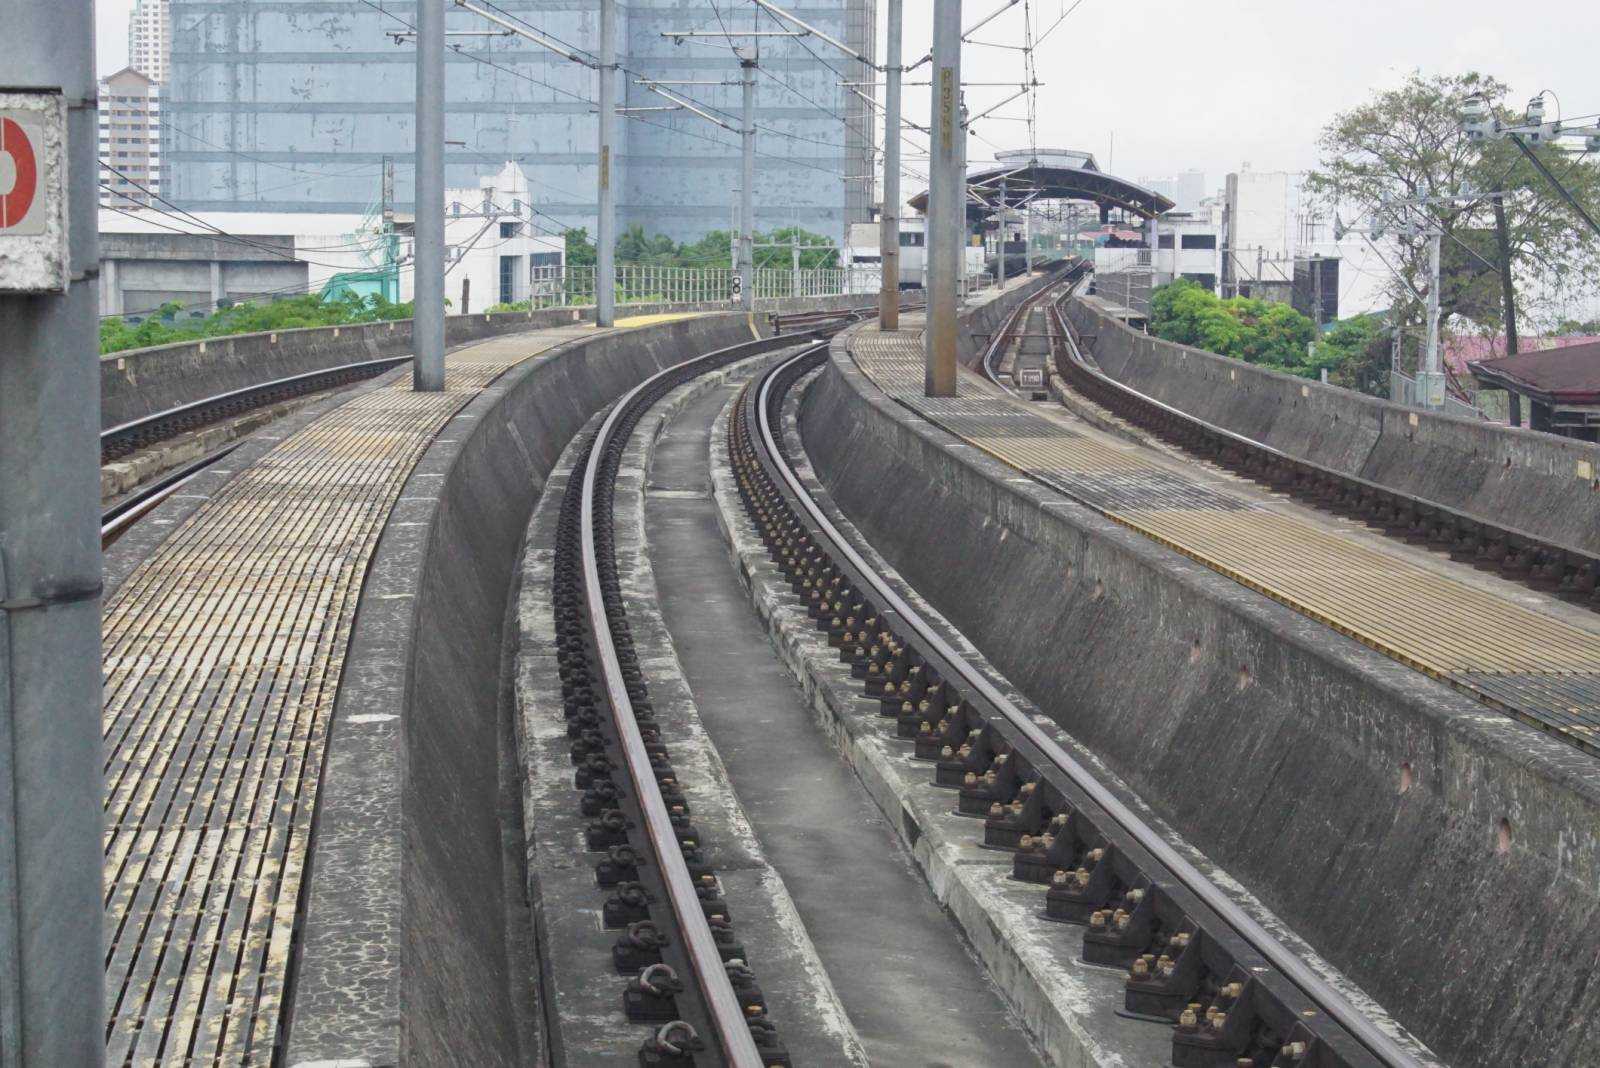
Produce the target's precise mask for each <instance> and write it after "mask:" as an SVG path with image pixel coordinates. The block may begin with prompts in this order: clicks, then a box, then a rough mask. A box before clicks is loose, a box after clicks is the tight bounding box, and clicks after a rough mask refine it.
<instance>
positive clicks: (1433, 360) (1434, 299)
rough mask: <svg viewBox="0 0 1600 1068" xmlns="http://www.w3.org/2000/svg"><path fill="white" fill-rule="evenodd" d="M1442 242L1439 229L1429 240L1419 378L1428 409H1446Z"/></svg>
mask: <svg viewBox="0 0 1600 1068" xmlns="http://www.w3.org/2000/svg"><path fill="white" fill-rule="evenodd" d="M1442 240H1443V237H1442V235H1441V233H1440V231H1439V230H1438V229H1437V228H1435V229H1434V231H1433V234H1432V235H1431V236H1429V238H1428V279H1429V281H1428V347H1427V349H1426V350H1425V354H1424V363H1423V373H1422V374H1421V375H1419V376H1418V378H1419V380H1420V381H1421V384H1422V387H1423V392H1422V397H1423V404H1424V406H1426V407H1428V408H1442V407H1444V373H1443V372H1442V371H1441V370H1440V365H1439V275H1440V270H1439V258H1440V256H1439V253H1440V248H1439V245H1440V242H1441V241H1442Z"/></svg>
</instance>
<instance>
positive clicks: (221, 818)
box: [104, 316, 682, 1065]
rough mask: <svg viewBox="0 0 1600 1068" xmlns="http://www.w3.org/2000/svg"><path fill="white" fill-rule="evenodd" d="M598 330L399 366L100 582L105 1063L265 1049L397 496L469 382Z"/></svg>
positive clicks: (474, 387) (505, 342)
mask: <svg viewBox="0 0 1600 1068" xmlns="http://www.w3.org/2000/svg"><path fill="white" fill-rule="evenodd" d="M680 317H682V316H646V317H641V318H639V319H633V320H627V319H624V320H619V322H618V324H617V325H618V326H619V327H626V326H642V325H646V324H647V323H653V322H659V321H664V320H666V319H670V318H680ZM595 333H596V328H595V327H594V326H593V325H592V324H573V325H570V326H561V327H555V328H551V329H547V330H542V331H535V332H531V333H522V334H516V335H510V336H505V337H500V338H496V339H493V340H490V341H486V342H484V343H482V344H479V345H475V346H472V347H469V348H465V349H462V350H460V351H458V352H455V353H452V354H451V356H450V357H449V360H448V361H447V375H446V389H445V390H444V391H443V392H440V393H414V392H412V391H411V390H410V388H409V385H410V376H409V372H406V371H401V372H397V373H395V374H393V375H391V376H390V377H389V379H388V380H387V381H385V382H384V383H383V384H380V385H379V386H378V388H375V389H371V390H369V391H367V392H364V393H361V394H360V395H358V396H356V397H354V398H353V399H351V400H349V401H347V402H345V403H342V404H339V405H338V406H336V407H333V408H331V409H330V410H328V411H326V412H324V413H322V414H321V415H319V416H317V417H316V418H315V419H313V420H311V421H310V422H309V423H308V424H307V425H305V426H304V427H303V428H301V429H300V430H298V431H296V432H294V433H292V434H290V435H289V436H288V437H286V438H284V439H283V440H282V441H280V442H279V443H278V444H276V445H275V446H273V447H272V448H271V449H270V450H269V451H267V452H266V453H265V454H264V455H262V456H261V457H260V459H259V460H258V461H257V462H256V463H254V464H252V465H251V466H249V467H248V468H246V469H244V470H242V471H240V472H239V473H238V474H236V475H235V476H234V477H233V478H232V479H230V480H229V481H228V482H227V483H226V484H225V485H223V486H222V487H221V488H220V489H219V490H218V491H217V492H216V493H215V494H214V495H213V496H211V497H210V498H209V499H207V500H205V501H204V502H203V503H201V504H200V505H199V506H198V507H196V508H195V509H194V510H193V511H192V512H191V513H190V514H189V515H188V517H187V518H186V519H184V520H183V521H182V522H181V524H180V525H178V526H177V527H176V529H174V530H173V531H172V532H171V534H170V535H169V536H168V537H166V538H165V539H164V540H163V541H162V542H161V543H160V544H159V545H157V546H156V547H155V548H154V550H153V551H151V552H150V553H149V555H148V556H146V557H145V558H144V559H143V560H142V561H141V562H140V563H139V564H138V566H137V567H136V568H135V569H134V570H133V571H132V572H131V573H130V574H128V576H127V577H126V579H125V580H124V581H123V582H122V583H121V584H120V586H118V588H117V589H116V592H115V593H114V594H113V595H112V596H111V597H110V598H109V600H108V601H107V603H106V606H105V613H104V668H105V691H104V694H105V696H104V702H105V703H104V729H105V752H106V847H105V848H106V853H105V856H106V868H105V870H106V886H105V904H106V923H107V931H108V939H109V945H108V956H107V961H106V973H107V975H106V978H107V983H106V994H107V1019H108V1021H109V1022H108V1029H107V1062H108V1063H110V1064H116V1065H132V1064H149V1063H154V1062H157V1061H160V1062H162V1063H185V1064H189V1063H194V1064H201V1063H206V1064H210V1063H218V1064H231V1065H243V1064H268V1063H272V1062H273V1058H274V1056H275V1053H276V1046H277V1044H278V1043H279V1042H280V1041H281V1037H282V1036H281V1026H282V1021H281V1019H280V1017H281V1012H282V1009H283V1006H284V1002H285V998H286V996H287V991H286V984H287V982H288V968H289V959H290V949H291V943H292V940H293V938H294V936H295V931H296V924H297V916H298V911H299V908H300V906H301V900H302V884H303V882H304V879H305V874H306V868H307V859H308V853H309V847H310V838H311V830H312V824H313V820H314V818H315V814H316V807H317V796H318V789H319V784H320V779H321V775H322V768H323V759H324V751H325V745H326V742H327V738H328V732H329V729H330V723H331V719H332V710H333V708H334V700H335V696H336V694H337V691H338V687H339V683H340V675H341V670H342V668H343V664H344V659H345V653H346V646H347V645H348V643H349V639H350V635H351V629H352V625H353V622H354V619H355V613H356V606H357V602H358V599H359V597H360V593H361V588H362V583H363V581H364V579H365V576H366V572H367V568H368V564H369V562H370V561H371V559H372V556H373V552H374V550H375V548H376V546H377V543H378V539H379V536H380V535H381V534H382V533H383V530H384V526H385V523H386V521H387V519H388V517H389V514H390V510H391V508H392V507H393V505H394V504H395V501H396V500H397V499H398V497H399V495H400V493H401V491H402V488H403V487H404V486H405V484H406V480H407V478H408V477H409V476H410V474H411V472H412V469H413V467H414V466H415V465H416V464H417V461H418V459H419V458H420V457H421V456H422V454H423V452H424V451H425V450H426V449H427V448H428V446H429V444H430V443H431V442H432V441H433V439H434V438H435V436H436V435H438V434H439V432H440V430H441V429H442V428H443V427H444V426H445V425H446V424H447V423H448V422H449V421H450V420H451V418H452V417H453V416H454V415H455V414H456V413H457V412H458V411H460V410H461V409H462V407H464V406H465V405H466V404H467V403H468V402H470V401H471V400H472V399H473V398H474V397H475V396H477V395H478V393H479V392H480V391H482V390H483V389H484V388H485V387H486V386H488V385H489V384H490V383H491V382H493V381H494V380H495V379H497V378H498V377H499V376H500V375H501V374H503V373H504V372H505V371H507V370H508V369H510V368H512V367H514V366H516V365H518V364H520V363H522V362H524V361H526V360H529V359H532V358H534V357H536V356H537V355H539V354H540V353H542V352H545V351H547V350H549V349H551V348H553V347H555V346H557V345H560V344H562V343H563V342H566V341H569V340H572V339H574V338H580V337H584V336H592V335H594V334H595ZM396 670H399V668H398V667H396Z"/></svg>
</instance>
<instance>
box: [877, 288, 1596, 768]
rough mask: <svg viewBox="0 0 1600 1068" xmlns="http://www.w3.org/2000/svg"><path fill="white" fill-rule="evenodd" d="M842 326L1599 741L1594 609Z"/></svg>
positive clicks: (1338, 612)
mask: <svg viewBox="0 0 1600 1068" xmlns="http://www.w3.org/2000/svg"><path fill="white" fill-rule="evenodd" d="M902 325H903V326H904V327H905V329H903V330H902V331H901V332H900V333H898V334H889V335H886V334H882V333H879V332H878V331H877V330H876V328H875V327H871V326H867V327H863V328H861V329H860V330H858V331H857V332H856V333H855V334H854V335H852V343H851V350H850V351H851V355H852V357H853V358H854V360H855V362H856V364H857V366H859V367H860V369H861V370H862V371H863V372H864V373H865V374H866V375H867V376H868V377H869V378H870V379H871V380H872V381H873V382H874V383H875V384H877V385H878V386H879V387H880V388H881V389H883V390H884V391H885V393H887V394H888V395H889V396H890V397H892V398H893V399H894V400H896V401H897V402H899V403H900V404H902V405H904V406H905V407H907V408H909V409H911V410H913V411H915V412H917V413H918V414H920V415H922V416H923V417H925V418H927V419H929V420H930V421H932V422H934V423H936V424H937V425H939V426H941V427H942V428H944V429H945V430H947V431H949V432H950V433H952V434H954V435H956V436H957V437H959V438H961V439H963V440H965V441H966V442H968V443H970V444H971V445H972V446H974V447H976V448H978V449H981V450H983V451H984V452H985V453H988V454H989V455H991V456H993V457H994V458H996V459H998V460H1000V461H1001V462H1003V463H1005V464H1007V465H1009V466H1011V467H1013V468H1015V469H1017V470H1018V471H1021V472H1023V473H1024V474H1026V475H1027V476H1029V477H1030V478H1032V479H1035V480H1037V481H1039V482H1041V483H1044V484H1046V485H1048V486H1050V487H1052V488H1054V489H1056V490H1058V491H1060V492H1061V493H1063V494H1065V495H1066V496H1068V497H1070V498H1072V499H1074V500H1076V501H1078V502H1080V503H1082V504H1085V505H1087V506H1089V507H1090V508H1093V509H1094V510H1096V511H1097V512H1099V513H1101V514H1102V515H1104V516H1106V517H1107V518H1110V519H1112V520H1114V521H1115V522H1117V523H1120V524H1122V525H1124V526H1126V527H1129V528H1131V529H1133V530H1135V531H1138V532H1139V533H1141V534H1143V535H1145V536H1146V537H1149V538H1151V539H1153V540H1155V541H1157V542H1160V543H1161V544H1163V545H1165V546H1167V547H1168V548H1171V549H1174V550H1176V551H1177V552H1180V553H1182V554H1184V555H1185V556H1188V557H1190V558H1191V559H1193V560H1196V561H1198V562H1200V563H1202V564H1204V565H1205V566H1207V567H1209V568H1211V569H1213V570H1215V571H1217V572H1219V573H1221V574H1223V575H1225V576H1227V577H1228V578H1230V579H1233V580H1234V581H1236V582H1238V583H1240V584H1241V585H1243V586H1246V587H1249V588H1250V589H1252V590H1255V591H1257V592H1259V593H1262V594H1265V595H1266V596H1268V597H1271V598H1272V599H1274V600H1276V601H1279V602H1281V603H1283V604H1285V605H1288V606H1289V607H1291V608H1293V609H1295V610H1296V611H1298V612H1301V613H1303V614H1304V615H1307V616H1309V617H1311V618H1312V619H1315V620H1317V621H1319V622H1321V623H1323V624H1325V625H1327V626H1329V627H1331V628H1333V629H1335V630H1337V631H1338V632H1339V633H1341V634H1344V635H1346V636H1348V637H1351V638H1354V639H1356V640H1357V641H1360V642H1362V643H1363V644H1365V645H1368V646H1370V647H1372V648H1373V649H1376V650H1378V651H1380V652H1382V653H1384V654H1386V655H1388V656H1390V657H1392V658H1393V659H1395V660H1398V661H1400V662H1401V663H1404V664H1406V665H1408V666H1410V667H1412V668H1414V669H1416V670H1418V671H1421V672H1423V673H1425V674H1427V675H1429V676H1431V677H1433V678H1436V679H1440V680H1442V681H1445V682H1447V683H1449V684H1450V685H1452V686H1455V687H1456V688H1458V689H1460V690H1463V691H1465V692H1467V693H1469V694H1471V695H1473V696H1474V697H1476V698H1478V699H1479V700H1480V701H1482V702H1484V703H1485V704H1487V705H1489V706H1491V707H1493V708H1496V709H1498V710H1500V711H1502V712H1504V713H1506V714H1508V715H1510V716H1513V717H1515V718H1516V719H1519V720H1521V721H1523V722H1526V723H1529V724H1532V725H1534V726H1536V727H1539V728H1540V729H1542V730H1544V731H1546V732H1549V733H1551V734H1553V735H1556V736H1558V737H1560V738H1561V739H1563V740H1564V741H1567V742H1569V743H1570V744H1572V745H1575V746H1577V747H1579V748H1581V749H1584V750H1586V751H1588V752H1591V753H1600V619H1596V617H1595V616H1594V615H1593V614H1592V613H1588V612H1585V611H1583V610H1581V609H1577V608H1574V607H1572V606H1570V605H1566V604H1564V603H1562V602H1560V601H1559V600H1556V599H1554V598H1551V597H1546V596H1543V595H1540V594H1537V593H1531V592H1529V591H1528V590H1526V589H1523V588H1521V587H1518V586H1514V585H1512V584H1510V583H1507V582H1503V581H1501V580H1499V579H1498V578H1494V577H1491V576H1488V575H1486V574H1482V573H1479V572H1476V571H1474V570H1472V569H1470V568H1467V567H1464V566H1461V565H1456V564H1453V563H1451V562H1449V561H1448V560H1447V559H1445V558H1443V557H1441V556H1438V555H1435V554H1431V553H1428V552H1426V551H1424V550H1420V549H1414V548H1411V547H1409V546H1405V545H1402V544H1398V543H1396V542H1392V541H1387V540H1385V539H1382V538H1379V537H1377V536H1375V535H1373V534H1371V533H1370V532H1368V531H1367V530H1366V529H1365V528H1364V527H1363V526H1361V525H1360V524H1357V523H1352V522H1347V521H1343V520H1339V519H1336V518H1332V517H1329V516H1326V515H1323V514H1320V513H1317V512H1314V511H1311V510H1308V509H1305V508H1302V507H1301V506H1299V505H1297V504H1294V503H1292V502H1290V501H1288V500H1287V499H1285V498H1283V497H1280V496H1276V495H1273V494H1270V493H1267V492H1265V491H1263V490H1260V489H1259V488H1257V487H1255V486H1254V485H1253V484H1249V483H1246V482H1244V481H1243V480H1241V479H1238V478H1235V477H1234V476H1232V475H1229V474H1227V473H1226V472H1222V471H1219V470H1216V469H1212V468H1209V467H1206V466H1202V465H1199V464H1195V463H1193V462H1184V461H1182V460H1179V459H1177V458H1175V457H1174V456H1172V455H1169V454H1166V453H1164V452H1161V451H1158V450H1155V449H1151V448H1147V447H1144V446H1139V445H1134V444H1131V443H1129V442H1127V441H1124V440H1121V439H1119V438H1116V437H1113V436H1112V435H1109V434H1106V433H1103V432H1101V431H1099V430H1096V429H1094V428H1091V427H1089V426H1088V425H1087V424H1084V423H1082V422H1080V421H1078V420H1076V419H1073V418H1071V417H1070V416H1068V415H1066V414H1065V413H1064V412H1062V411H1061V410H1060V409H1058V408H1048V409H1047V408H1042V407H1040V406H1038V405H1033V404H1029V403H1027V402H1024V401H1020V400H1018V399H1016V398H1014V397H1012V396H1010V395H1009V394H1006V393H1005V392H1003V391H1002V390H1000V389H998V388H997V387H995V386H993V385H992V384H990V383H988V382H986V381H984V380H983V379H981V378H979V377H978V376H977V375H974V374H972V373H970V372H967V371H963V372H962V373H961V375H960V378H959V383H958V395H957V396H956V397H954V398H948V399H934V398H927V397H924V396H923V395H922V381H923V354H922V345H921V338H920V333H919V330H920V326H921V319H920V317H914V316H907V317H906V318H905V319H904V320H903V324H902Z"/></svg>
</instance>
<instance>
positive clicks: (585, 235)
mask: <svg viewBox="0 0 1600 1068" xmlns="http://www.w3.org/2000/svg"><path fill="white" fill-rule="evenodd" d="M566 240H567V266H568V267H593V266H594V265H595V263H596V262H598V260H599V255H598V253H596V252H595V247H594V242H593V241H590V240H589V230H588V228H587V227H583V226H578V227H574V228H572V229H570V230H568V231H567V233H566Z"/></svg>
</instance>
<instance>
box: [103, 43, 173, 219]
mask: <svg viewBox="0 0 1600 1068" xmlns="http://www.w3.org/2000/svg"><path fill="white" fill-rule="evenodd" d="M97 93H98V96H99V99H100V108H99V116H100V145H99V154H100V159H102V160H104V161H105V163H106V164H109V167H102V168H101V169H100V181H101V183H102V185H101V187H100V203H101V204H102V205H104V206H106V207H113V208H125V209H126V208H136V207H139V206H140V205H148V204H149V203H151V201H152V194H156V195H159V194H160V192H161V86H160V84H158V83H157V82H156V81H155V80H154V79H152V78H150V77H149V76H148V75H145V74H143V73H141V72H140V71H137V70H135V69H134V68H132V67H124V68H123V69H122V70H119V71H117V73H115V74H113V75H111V76H110V77H109V78H102V79H100V83H99V87H98V89H97Z"/></svg>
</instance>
